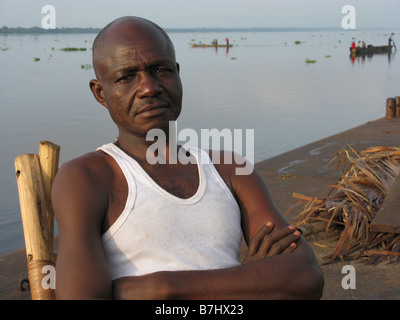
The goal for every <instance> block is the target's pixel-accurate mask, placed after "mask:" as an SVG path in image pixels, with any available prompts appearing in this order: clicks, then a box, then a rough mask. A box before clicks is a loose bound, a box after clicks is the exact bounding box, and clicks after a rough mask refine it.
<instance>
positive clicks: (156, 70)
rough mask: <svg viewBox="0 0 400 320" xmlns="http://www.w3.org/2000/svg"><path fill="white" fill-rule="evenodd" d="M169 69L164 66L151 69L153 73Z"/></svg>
mask: <svg viewBox="0 0 400 320" xmlns="http://www.w3.org/2000/svg"><path fill="white" fill-rule="evenodd" d="M168 71H169V69H168V68H166V67H154V68H153V69H152V72H153V74H158V73H162V72H168Z"/></svg>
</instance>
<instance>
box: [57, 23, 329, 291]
mask: <svg viewBox="0 0 400 320" xmlns="http://www.w3.org/2000/svg"><path fill="white" fill-rule="evenodd" d="M92 55H93V66H94V71H95V75H96V79H93V80H91V81H90V89H91V91H92V93H93V96H94V98H95V99H96V101H97V102H98V103H99V104H100V105H102V106H104V107H105V108H106V109H107V110H108V112H109V114H110V117H111V119H112V120H113V122H114V123H115V124H116V126H117V128H118V133H119V135H118V139H117V140H116V141H115V142H113V143H108V144H105V145H103V146H102V147H100V148H99V149H97V150H96V151H93V152H89V153H87V154H85V155H83V156H81V157H78V158H76V159H73V160H71V161H69V162H67V163H65V164H63V165H62V166H61V168H60V169H59V171H58V173H57V175H56V178H55V181H54V184H53V189H52V201H53V207H54V211H55V216H56V219H57V223H58V226H59V230H60V234H59V246H58V255H57V269H56V283H57V285H56V298H57V299H97V298H98V299H109V298H114V299H234V298H237V299H255V298H273V299H279V298H282V299H291V298H315V299H316V298H320V296H321V293H322V288H323V276H322V273H321V270H320V268H319V265H318V263H317V261H316V259H315V257H314V254H313V252H312V250H311V248H310V247H309V245H308V244H307V242H306V240H305V239H304V238H302V237H301V234H300V233H299V232H298V231H297V230H296V229H295V228H294V227H293V226H292V225H290V224H289V223H288V221H286V219H285V218H284V217H283V215H282V214H281V213H280V212H279V210H278V209H277V208H276V207H275V205H274V204H273V202H272V200H271V198H270V195H269V193H268V190H267V187H266V185H265V183H264V180H263V179H262V177H261V176H260V175H259V174H258V173H257V171H256V170H252V171H251V172H250V173H248V174H242V175H238V174H236V169H237V168H240V167H243V166H244V165H246V164H245V163H244V159H243V158H240V159H239V160H238V161H233V162H230V163H213V162H212V161H210V155H209V152H208V151H206V150H202V149H197V148H191V149H187V148H186V149H185V147H183V146H176V145H175V147H176V150H174V147H173V146H174V141H172V140H171V141H170V140H169V138H168V137H169V122H171V121H176V120H177V118H178V116H179V115H180V113H181V109H182V83H181V79H180V75H179V72H180V66H179V64H178V63H177V62H176V59H175V51H174V46H173V44H172V42H171V40H170V38H169V37H168V35H167V34H166V33H165V31H164V30H163V29H161V28H160V27H159V26H158V25H156V24H154V23H153V22H151V21H149V20H145V19H143V18H138V17H122V18H119V19H117V20H114V21H113V22H111V23H110V24H108V25H107V26H106V27H105V28H104V29H102V31H101V32H100V33H99V34H98V35H97V37H96V39H95V41H94V43H93V51H92ZM151 129H157V130H162V132H165V133H166V135H165V136H166V137H167V139H166V141H165V144H160V145H159V149H158V154H157V156H158V155H161V154H162V155H163V157H164V159H165V162H164V163H161V161H160V162H156V163H153V162H152V161H149V159H153V158H152V156H150V158H148V154H149V152H148V151H149V148H150V147H151V146H152V144H153V143H154V139H153V140H152V141H149V140H148V139H147V135H148V133H149V131H150V130H151ZM170 152H171V153H170ZM223 153H224V152H223V151H221V154H223ZM153 155H154V152H153ZM178 155H180V156H182V155H183V156H184V157H186V158H185V159H187V160H190V161H187V162H184V161H172V160H171V158H172V157H173V156H175V157H176V156H178ZM231 159H232V158H231ZM236 159H237V158H235V160H236ZM242 236H243V237H244V239H245V240H246V242H247V244H248V246H249V249H248V251H247V253H246V254H245V256H244V258H243V260H242V261H239V259H238V258H239V251H240V242H241V239H242Z"/></svg>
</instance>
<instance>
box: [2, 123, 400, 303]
mask: <svg viewBox="0 0 400 320" xmlns="http://www.w3.org/2000/svg"><path fill="white" fill-rule="evenodd" d="M347 145H351V146H352V147H353V148H354V149H355V150H357V151H360V150H364V149H366V148H367V147H372V146H389V147H390V146H395V147H399V146H400V118H396V119H385V118H382V119H378V120H375V121H371V122H368V123H365V124H363V125H361V126H358V127H356V128H353V129H350V130H347V131H344V132H341V133H339V134H336V135H333V136H330V137H327V138H325V139H322V140H319V141H316V142H313V143H311V144H308V145H305V146H303V147H300V148H298V149H295V150H292V151H289V152H286V153H284V154H282V155H279V156H276V157H273V158H271V159H268V160H265V161H262V162H259V163H257V164H256V167H257V169H258V170H259V172H260V173H261V175H262V176H263V177H264V179H265V180H266V182H267V185H268V187H269V190H270V192H271V195H272V198H273V200H274V202H275V203H276V205H277V206H278V207H279V209H280V210H281V211H282V212H283V213H285V212H286V211H287V210H288V209H289V208H290V207H291V206H292V205H294V204H295V203H296V202H297V201H298V200H297V199H294V198H293V193H295V192H297V193H301V194H304V195H309V196H325V195H327V193H328V191H329V188H328V185H332V184H335V183H336V181H337V180H338V178H339V173H336V172H335V171H334V168H333V167H330V166H328V163H329V161H330V160H332V159H333V158H334V157H335V155H336V154H337V152H338V151H340V150H341V149H344V148H345V147H346V146H347ZM295 216H296V211H295V210H293V211H291V212H290V214H289V215H288V216H287V218H288V220H289V221H293V219H294V218H295ZM309 243H310V245H311V246H312V248H313V250H314V253H315V255H316V257H317V259H318V261H319V262H320V263H321V264H322V263H323V262H324V261H325V260H324V259H323V257H325V256H327V255H328V254H330V253H332V251H333V248H334V246H335V244H336V242H335V239H334V235H332V234H331V233H326V232H322V233H319V234H318V235H316V236H315V238H312V239H309ZM349 264H351V265H352V266H354V268H355V271H356V288H355V289H347V290H345V289H343V287H342V279H343V277H344V276H346V273H342V268H343V266H345V265H349ZM321 268H322V271H323V273H324V277H325V288H324V293H323V296H322V299H325V300H332V299H334V300H343V299H361V300H365V299H368V300H371V299H373V300H379V299H385V300H388V299H400V263H395V264H379V265H377V266H369V265H365V264H363V263H360V262H357V261H338V262H336V263H333V264H328V265H322V266H321ZM24 278H27V267H26V258H25V250H24V249H20V250H17V251H14V252H12V253H9V254H6V255H3V256H1V257H0V299H30V294H29V292H26V291H25V292H21V291H20V290H19V284H20V281H21V279H24Z"/></svg>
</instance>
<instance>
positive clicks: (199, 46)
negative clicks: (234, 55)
mask: <svg viewBox="0 0 400 320" xmlns="http://www.w3.org/2000/svg"><path fill="white" fill-rule="evenodd" d="M191 46H192V48H232V47H233V44H212V43H210V44H198V43H192V44H191Z"/></svg>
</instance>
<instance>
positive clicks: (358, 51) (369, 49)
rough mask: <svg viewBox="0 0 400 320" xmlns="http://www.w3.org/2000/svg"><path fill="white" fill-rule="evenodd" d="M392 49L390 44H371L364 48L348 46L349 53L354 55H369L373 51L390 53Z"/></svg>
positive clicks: (373, 52)
mask: <svg viewBox="0 0 400 320" xmlns="http://www.w3.org/2000/svg"><path fill="white" fill-rule="evenodd" d="M391 51H392V46H376V47H375V46H372V45H368V46H367V47H365V48H361V47H357V48H355V49H352V48H350V53H351V54H355V55H356V56H362V55H371V54H375V53H390V52H391Z"/></svg>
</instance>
